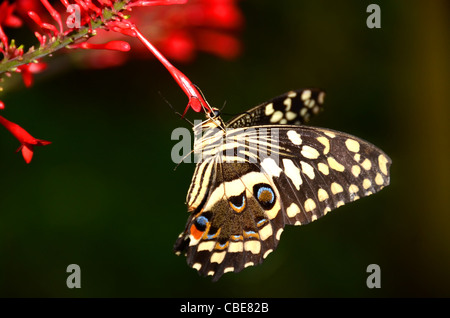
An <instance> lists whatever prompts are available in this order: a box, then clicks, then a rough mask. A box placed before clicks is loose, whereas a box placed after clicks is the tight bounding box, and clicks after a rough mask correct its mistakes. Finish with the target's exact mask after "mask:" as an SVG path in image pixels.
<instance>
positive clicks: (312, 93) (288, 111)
mask: <svg viewBox="0 0 450 318" xmlns="http://www.w3.org/2000/svg"><path fill="white" fill-rule="evenodd" d="M324 97H325V93H324V92H323V91H321V90H319V89H303V90H295V91H290V92H287V93H285V94H283V95H280V96H278V97H275V98H273V99H272V100H270V101H268V102H265V103H263V104H261V105H258V106H256V107H254V108H252V109H250V110H248V111H247V112H245V113H244V114H242V115H239V116H237V117H235V118H234V119H232V120H231V121H230V122H228V123H227V127H229V128H238V127H250V126H257V125H275V124H283V125H300V124H305V123H307V122H308V121H309V119H310V118H311V117H312V116H314V115H317V114H318V113H319V112H320V111H321V110H322V104H323V101H324Z"/></svg>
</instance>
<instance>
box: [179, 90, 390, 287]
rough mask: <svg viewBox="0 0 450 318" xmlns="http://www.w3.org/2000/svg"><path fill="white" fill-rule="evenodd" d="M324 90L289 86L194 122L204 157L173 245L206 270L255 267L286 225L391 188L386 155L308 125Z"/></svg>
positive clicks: (197, 150) (216, 274)
mask: <svg viewBox="0 0 450 318" xmlns="http://www.w3.org/2000/svg"><path fill="white" fill-rule="evenodd" d="M324 96H325V93H324V92H323V91H321V90H318V89H304V90H296V91H290V92H288V93H286V94H283V95H281V96H278V97H276V98H274V99H272V100H269V101H267V102H265V103H263V104H261V105H259V106H256V107H254V108H252V109H250V110H248V111H246V112H245V113H243V114H241V115H239V116H237V117H235V118H233V119H231V120H230V121H229V122H227V123H225V122H224V121H223V120H222V118H221V117H220V112H219V110H218V109H217V108H212V111H210V112H209V113H207V114H206V120H205V121H203V122H202V123H201V124H198V125H196V126H194V132H195V133H196V136H199V137H198V138H196V140H195V141H194V153H195V154H196V155H197V156H200V159H199V160H198V162H197V165H196V168H195V172H194V175H193V177H192V182H191V185H190V188H189V191H188V193H187V197H186V203H187V206H188V212H189V213H190V215H189V217H188V220H187V224H186V227H185V229H184V231H183V232H182V233H181V234H180V235H179V237H178V239H177V241H176V243H175V245H174V251H175V253H176V254H178V255H179V254H182V253H184V254H185V255H186V258H187V263H188V265H189V266H191V267H192V268H194V269H196V270H197V271H198V272H199V274H200V275H202V276H207V275H208V276H212V279H213V281H217V280H218V279H219V278H220V277H221V276H222V275H223V274H224V273H228V272H239V271H241V270H243V269H244V268H246V267H249V266H253V265H257V264H260V263H261V262H263V260H264V259H265V258H266V257H267V256H268V255H269V254H270V253H271V252H273V251H274V250H275V249H276V247H277V245H278V243H279V241H280V237H281V234H282V232H283V230H284V227H285V225H304V224H308V223H310V222H312V221H314V220H316V219H318V218H320V217H322V216H324V215H326V214H327V213H328V212H330V211H331V210H334V209H336V208H338V207H340V206H342V205H344V204H346V203H348V202H352V201H355V200H357V199H359V198H361V197H365V196H368V195H370V194H373V193H375V192H378V191H379V190H381V189H383V188H384V187H385V186H387V185H389V181H390V175H389V168H390V165H391V159H390V158H389V157H388V156H387V155H386V154H385V153H384V152H383V151H382V150H380V149H379V148H377V147H375V146H374V145H372V144H370V143H369V142H367V141H364V140H362V139H360V138H357V137H355V136H352V135H349V134H346V133H343V132H338V131H335V130H331V129H324V128H317V127H311V126H307V125H305V124H306V123H307V122H308V121H309V119H310V118H311V117H312V116H314V115H316V114H318V113H319V112H320V111H321V110H322V105H323V101H324Z"/></svg>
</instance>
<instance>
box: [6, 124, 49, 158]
mask: <svg viewBox="0 0 450 318" xmlns="http://www.w3.org/2000/svg"><path fill="white" fill-rule="evenodd" d="M0 124H2V125H3V126H4V127H5V128H6V129H8V130H9V132H10V133H11V134H12V135H13V136H14V137H16V138H17V140H19V142H20V143H21V144H22V145H21V146H20V147H19V148H18V149H17V151H20V150H21V151H22V156H23V159H25V162H26V163H30V162H31V159H32V158H33V148H34V146H46V145H49V144H51V142H50V141H46V140H42V139H36V138H34V137H33V136H31V135H30V134H29V133H28V132H27V131H26V130H25V129H23V128H22V127H20V126H19V125H17V124H16V123H13V122H11V121H9V120H7V119H6V118H4V117H3V116H0Z"/></svg>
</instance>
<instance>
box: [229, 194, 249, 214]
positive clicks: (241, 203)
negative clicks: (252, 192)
mask: <svg viewBox="0 0 450 318" xmlns="http://www.w3.org/2000/svg"><path fill="white" fill-rule="evenodd" d="M228 201H229V203H230V206H231V208H232V209H233V210H234V211H235V212H237V213H241V212H242V211H244V209H245V203H246V198H245V192H243V193H242V194H240V195H237V196H232V197H229V198H228Z"/></svg>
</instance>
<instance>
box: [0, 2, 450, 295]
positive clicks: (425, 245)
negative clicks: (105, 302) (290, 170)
mask: <svg viewBox="0 0 450 318" xmlns="http://www.w3.org/2000/svg"><path fill="white" fill-rule="evenodd" d="M370 3H371V2H370V1H357V0H355V1H323V0H322V1H298V0H295V1H294V0H292V1H287V0H284V1H277V2H274V1H261V0H246V1H242V10H243V12H244V15H245V22H246V26H245V29H244V32H243V35H242V42H243V44H244V46H245V51H244V53H243V54H242V55H241V57H240V58H239V59H237V60H234V61H225V60H222V59H219V58H217V57H214V56H210V55H206V54H201V55H200V56H199V57H198V58H197V59H196V60H195V61H194V62H193V63H191V64H176V66H177V67H179V68H180V70H181V71H182V72H184V73H185V74H186V75H187V76H188V77H189V78H190V79H191V80H192V81H193V82H195V83H196V84H198V85H199V86H200V87H201V89H202V90H203V92H204V93H205V95H206V96H207V99H208V100H209V102H210V103H211V104H213V105H217V106H219V107H220V106H222V105H223V103H224V101H226V108H225V112H229V113H238V112H241V111H244V110H246V109H248V108H249V107H251V106H254V105H257V104H259V103H260V102H263V101H265V100H267V99H269V98H272V97H274V96H277V95H279V94H281V93H284V92H286V91H289V90H291V89H296V88H301V87H321V88H323V89H325V90H326V91H327V98H326V103H325V112H323V113H322V114H321V115H320V116H319V117H317V118H315V119H314V121H313V122H312V124H313V125H316V126H321V127H328V128H332V129H336V130H340V131H345V132H348V133H351V134H354V135H356V136H359V137H361V138H363V139H366V140H368V141H370V142H372V143H374V144H375V145H377V146H379V147H380V148H382V149H383V150H384V151H385V152H386V153H387V154H388V155H390V157H391V158H392V160H393V164H392V169H391V185H390V186H389V187H387V188H386V189H384V190H383V191H381V192H380V193H378V194H376V195H373V196H370V197H368V198H364V199H361V200H359V201H357V202H355V203H352V204H348V205H346V206H344V207H341V208H339V209H338V210H336V211H334V212H333V213H330V214H329V215H327V217H325V218H322V219H320V220H318V221H316V222H314V223H312V224H310V225H307V226H303V227H287V228H286V229H285V232H284V233H283V235H282V239H281V242H280V244H279V247H278V249H277V250H276V251H275V252H274V253H273V254H271V255H270V256H269V257H268V259H267V260H266V261H265V262H264V263H263V264H262V265H260V266H257V267H252V268H248V269H246V270H244V271H242V272H241V273H239V274H226V275H224V276H223V277H222V278H221V279H220V280H219V282H217V283H211V281H210V279H209V278H201V277H199V276H198V275H197V273H196V271H195V270H193V269H191V268H189V267H188V266H187V265H186V261H185V258H184V257H177V256H175V255H174V254H173V252H172V246H173V243H174V242H175V239H176V237H177V236H178V234H179V233H180V232H181V231H182V230H183V228H184V226H185V222H186V219H187V213H186V206H185V205H184V200H185V195H186V192H187V189H188V187H189V183H190V180H191V176H192V173H193V170H194V165H193V164H183V165H181V166H180V167H178V169H177V170H176V171H174V167H175V164H174V163H173V162H172V161H171V157H170V150H171V148H172V146H173V145H174V144H175V143H176V141H172V140H171V132H172V130H173V129H174V128H176V127H180V126H184V127H188V128H189V125H188V124H187V123H186V122H184V121H182V120H180V119H179V118H178V116H176V115H175V114H174V113H173V111H172V110H171V109H170V108H169V107H168V106H167V105H166V104H165V102H164V101H163V100H162V99H161V97H160V96H159V94H158V91H160V92H161V93H162V94H163V95H164V96H165V97H166V98H167V99H168V100H169V101H170V102H171V104H172V105H173V106H174V107H175V108H176V109H177V110H178V111H180V112H182V111H183V110H184V108H185V106H186V104H187V98H186V96H185V95H184V94H183V92H182V91H181V90H180V89H179V87H178V86H177V85H176V84H175V82H174V81H173V79H172V78H171V76H170V75H169V74H168V73H167V71H166V70H165V69H164V68H163V67H162V66H161V64H159V63H158V62H156V61H155V60H153V59H149V60H146V61H133V62H130V63H128V64H126V65H124V66H123V67H120V68H115V69H108V70H102V71H92V70H72V71H70V72H66V73H64V74H63V75H60V76H58V77H51V78H45V76H41V77H39V76H37V77H36V84H35V85H34V87H33V88H31V89H27V90H25V89H22V90H17V91H14V92H11V93H8V94H7V95H6V94H2V96H3V97H4V101H5V103H6V106H7V109H6V110H5V111H3V112H2V114H4V115H5V116H6V117H7V118H8V119H10V120H12V121H15V122H17V123H19V124H21V125H22V126H23V127H25V128H26V129H27V130H28V131H29V132H30V133H32V134H33V135H34V136H35V137H38V138H42V139H47V140H51V141H52V142H53V144H52V145H50V146H46V147H39V148H37V149H36V152H35V157H34V159H33V161H32V163H31V164H30V165H26V164H25V163H24V161H23V159H22V158H21V156H20V155H18V154H15V153H14V150H15V149H16V148H17V147H18V143H17V141H16V140H15V139H14V138H13V137H11V136H10V135H9V133H8V132H7V131H6V130H3V128H2V129H1V130H2V131H1V138H0V152H1V158H0V165H1V177H0V296H3V297H5V296H8V297H16V296H20V297H187V296H189V297H200V296H201V297H323V296H327V297H335V296H338V297H360V296H364V297H404V296H414V297H415V296H436V297H443V296H445V297H448V296H450V273H449V268H450V230H449V222H450V208H449V206H450V202H449V201H450V199H449V189H450V186H449V183H450V181H449V180H450V170H449V164H450V160H449V155H450V143H449V136H450V134H449V119H450V116H449V108H448V107H449V105H450V102H449V101H450V90H449V88H450V85H449V83H450V72H449V63H450V62H449V57H450V45H449V42H450V5H449V2H448V1H444V0H443V1H438V0H435V1H406V0H402V1H376V3H378V4H379V5H380V7H381V19H382V22H381V23H382V28H381V29H368V28H367V26H366V18H367V16H368V15H369V14H368V13H366V8H367V6H368V4H370ZM149 38H150V39H151V36H150V35H149ZM50 63H51V60H50ZM53 67H55V66H53ZM49 72H50V71H49ZM48 74H50V73H48ZM19 86H20V85H19ZM188 117H189V118H191V119H193V118H201V115H200V114H196V113H194V112H192V111H190V113H189V116H188ZM73 263H75V264H78V265H80V267H81V284H82V288H81V289H78V290H70V289H68V288H67V287H66V278H67V276H68V274H67V273H66V267H67V266H68V265H69V264H73ZM373 263H374V264H378V265H380V267H381V289H368V288H367V287H366V278H367V276H368V274H367V273H366V268H367V266H368V265H369V264H373Z"/></svg>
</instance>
